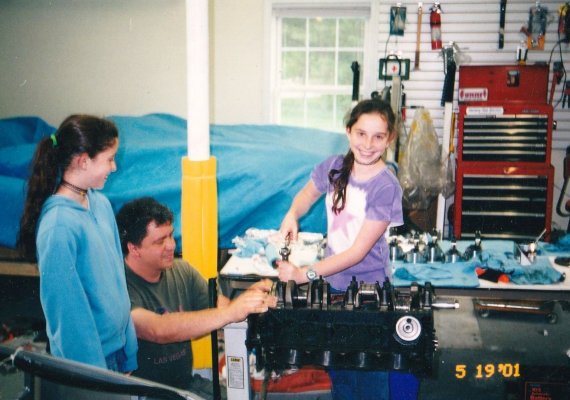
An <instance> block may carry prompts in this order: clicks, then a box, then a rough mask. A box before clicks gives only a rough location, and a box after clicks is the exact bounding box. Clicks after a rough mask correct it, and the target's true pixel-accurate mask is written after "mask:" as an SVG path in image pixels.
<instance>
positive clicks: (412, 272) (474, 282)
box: [392, 261, 479, 288]
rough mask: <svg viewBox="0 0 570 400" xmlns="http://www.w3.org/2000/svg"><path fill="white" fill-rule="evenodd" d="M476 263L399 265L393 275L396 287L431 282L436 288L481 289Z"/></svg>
mask: <svg viewBox="0 0 570 400" xmlns="http://www.w3.org/2000/svg"><path fill="white" fill-rule="evenodd" d="M476 266H477V265H476V263H475V262H472V261H470V262H458V263H453V264H446V263H425V264H411V263H410V264H408V263H398V264H397V265H396V269H395V271H394V273H393V275H392V283H393V284H394V286H408V285H410V284H411V283H412V282H417V283H418V284H420V285H423V284H425V282H430V283H431V284H432V285H433V286H434V287H461V288H475V287H479V278H478V277H477V274H476V273H475V267H476Z"/></svg>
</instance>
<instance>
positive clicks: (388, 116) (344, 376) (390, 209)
mask: <svg viewBox="0 0 570 400" xmlns="http://www.w3.org/2000/svg"><path fill="white" fill-rule="evenodd" d="M346 135H347V138H348V143H349V145H350V149H349V151H348V153H347V154H346V155H345V156H342V155H336V156H332V157H330V158H328V159H327V160H325V161H324V162H322V163H321V164H319V165H317V167H316V168H315V169H314V170H313V173H312V174H311V179H309V182H307V184H306V185H305V186H304V187H303V189H301V191H300V192H299V193H297V195H296V196H295V198H294V199H293V203H292V204H291V207H290V208H289V211H288V212H287V214H286V215H285V217H284V218H283V221H282V223H281V228H280V231H281V233H282V234H283V235H286V236H287V235H288V236H289V238H290V239H291V240H296V239H297V234H298V232H299V222H298V221H299V219H300V218H301V217H302V216H303V215H305V214H306V213H307V211H308V210H309V209H310V208H311V207H312V205H313V204H314V203H315V202H316V201H317V200H318V199H319V198H320V197H321V196H322V195H323V194H326V198H325V203H326V210H327V249H326V257H325V258H324V259H322V260H320V261H319V262H317V263H315V264H313V265H307V266H295V265H293V264H291V263H289V262H287V261H281V262H279V267H278V268H279V279H280V280H282V281H285V282H287V281H289V280H294V281H295V282H297V283H305V282H307V281H309V280H313V279H316V278H317V277H319V276H322V277H325V278H326V280H327V281H328V282H329V283H330V285H331V287H332V288H333V289H336V290H338V291H343V292H344V291H345V290H346V289H347V287H348V285H349V283H350V281H351V280H352V276H355V277H356V280H357V282H361V281H362V282H365V283H374V282H376V281H378V282H379V283H380V284H382V283H383V282H384V279H385V277H387V276H388V277H389V270H388V269H389V262H388V261H389V255H388V244H387V242H386V238H385V234H386V232H387V230H388V228H389V227H390V226H398V225H402V224H403V213H402V188H401V187H400V184H399V182H398V179H397V178H396V177H395V176H394V174H393V173H392V172H391V170H389V169H388V167H387V166H386V163H385V162H384V160H382V156H383V155H384V152H385V151H386V149H387V148H388V146H389V145H390V143H391V142H392V141H393V140H394V139H395V138H396V127H395V116H394V113H393V111H392V108H391V106H390V105H389V104H388V103H386V102H383V101H380V100H377V99H372V100H363V101H361V102H360V103H358V104H357V105H356V107H354V109H353V110H352V112H351V114H350V118H349V119H348V121H347V123H346ZM329 375H330V377H331V380H332V395H333V398H334V399H359V400H361V399H370V400H372V399H375V400H380V399H390V398H391V399H398V400H404V399H406V400H410V399H415V398H416V397H417V388H418V381H417V380H416V378H415V377H414V376H413V375H409V374H399V373H391V374H387V373H385V372H376V371H344V370H330V371H329Z"/></svg>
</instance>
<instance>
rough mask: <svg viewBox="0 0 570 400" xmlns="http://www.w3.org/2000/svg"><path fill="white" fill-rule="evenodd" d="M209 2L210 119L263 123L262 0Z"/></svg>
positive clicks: (221, 122) (219, 121) (228, 121)
mask: <svg viewBox="0 0 570 400" xmlns="http://www.w3.org/2000/svg"><path fill="white" fill-rule="evenodd" d="M213 3H214V6H213V10H212V15H213V25H214V28H213V34H212V37H211V47H212V46H213V54H214V58H213V65H212V68H211V71H212V73H211V78H212V87H211V90H210V92H211V93H212V96H213V99H214V101H213V105H212V110H211V119H212V121H215V122H216V123H219V124H236V123H253V124H259V123H266V122H268V121H267V120H264V117H263V112H264V108H263V104H264V100H263V98H262V97H263V93H264V85H265V84H267V82H266V81H265V80H264V76H265V75H264V74H265V71H264V65H263V63H264V50H265V49H264V44H265V33H264V21H263V17H264V14H263V13H264V5H263V0H214V2H213ZM211 51H212V50H211Z"/></svg>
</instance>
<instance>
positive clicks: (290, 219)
mask: <svg viewBox="0 0 570 400" xmlns="http://www.w3.org/2000/svg"><path fill="white" fill-rule="evenodd" d="M279 232H281V234H282V235H283V237H287V236H289V239H290V240H297V235H298V234H299V223H298V222H297V218H295V217H294V216H293V215H292V214H291V213H290V212H288V213H287V214H285V217H284V218H283V221H282V222H281V227H280V228H279Z"/></svg>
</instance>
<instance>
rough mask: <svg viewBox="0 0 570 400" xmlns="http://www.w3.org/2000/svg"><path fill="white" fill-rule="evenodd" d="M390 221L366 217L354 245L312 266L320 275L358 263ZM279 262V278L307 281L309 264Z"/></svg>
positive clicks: (331, 273)
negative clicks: (300, 265)
mask: <svg viewBox="0 0 570 400" xmlns="http://www.w3.org/2000/svg"><path fill="white" fill-rule="evenodd" d="M388 224H389V223H388V221H373V220H369V219H366V220H364V223H363V224H362V228H360V231H359V232H358V235H357V236H356V239H355V240H354V243H353V244H352V246H350V247H349V248H348V249H346V250H344V251H342V252H340V253H338V254H334V255H332V256H330V257H327V258H325V259H323V260H321V261H319V262H317V263H315V264H313V265H312V266H311V269H312V270H314V271H315V272H316V273H317V275H318V276H323V277H326V276H329V275H333V274H336V273H337V272H340V271H343V270H345V269H347V268H350V267H352V266H353V265H356V264H358V263H359V262H360V261H362V259H363V258H364V257H365V256H366V255H367V254H368V253H369V252H370V250H371V249H372V247H373V246H374V243H376V242H377V241H378V240H379V239H380V237H381V236H382V235H383V234H384V232H386V229H387V228H388ZM278 263H279V279H280V280H282V281H285V282H286V281H289V280H294V281H295V282H297V283H305V282H307V281H308V279H307V275H306V274H307V270H308V269H309V267H308V266H304V267H301V268H298V267H296V266H294V265H293V264H290V263H288V262H285V261H281V262H278Z"/></svg>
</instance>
